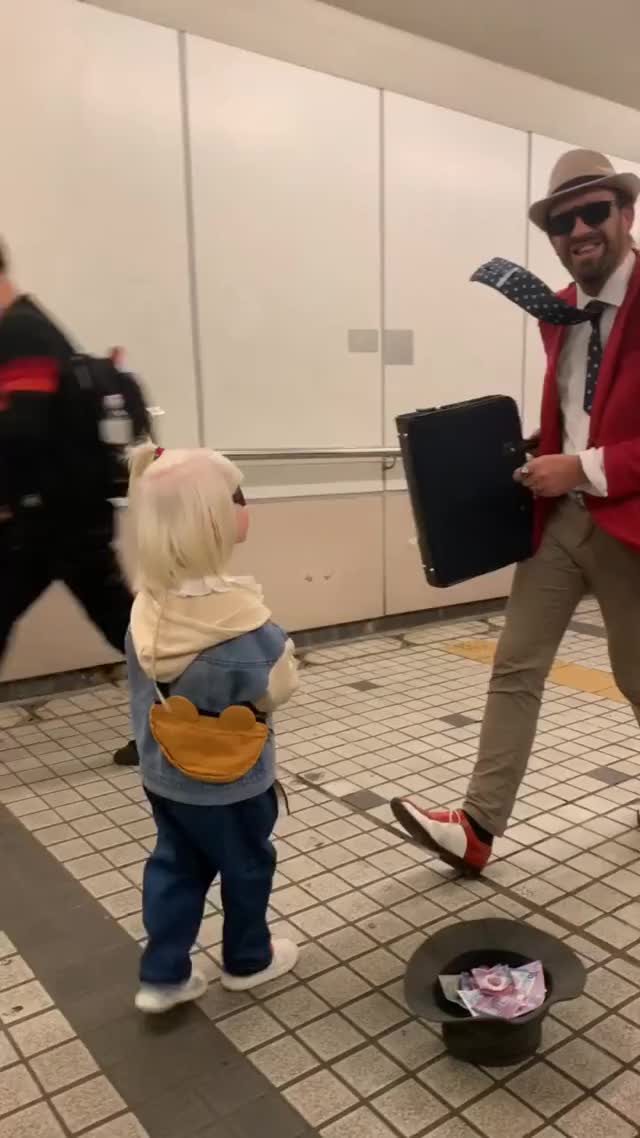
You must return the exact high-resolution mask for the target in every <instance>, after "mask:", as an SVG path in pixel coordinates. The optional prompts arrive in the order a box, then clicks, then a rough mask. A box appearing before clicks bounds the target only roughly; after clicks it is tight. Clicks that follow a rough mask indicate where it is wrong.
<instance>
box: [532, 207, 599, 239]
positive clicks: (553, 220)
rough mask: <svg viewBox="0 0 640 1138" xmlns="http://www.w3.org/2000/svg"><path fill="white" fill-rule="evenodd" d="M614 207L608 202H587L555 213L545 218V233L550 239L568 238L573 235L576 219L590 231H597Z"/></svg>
mask: <svg viewBox="0 0 640 1138" xmlns="http://www.w3.org/2000/svg"><path fill="white" fill-rule="evenodd" d="M614 205H615V202H613V201H609V200H607V201H601V202H587V203H586V204H585V205H576V206H574V207H573V209H567V210H565V211H564V213H556V214H554V215H553V216H552V217H549V218H547V233H548V234H549V236H550V237H568V235H569V234H570V233H573V227H574V225H575V223H576V221H577V220H578V218H580V221H582V222H584V224H585V225H588V226H589V228H590V229H597V227H598V226H599V225H602V224H603V222H605V221H606V220H607V218H609V217H610V216H611V209H612V207H613V206H614Z"/></svg>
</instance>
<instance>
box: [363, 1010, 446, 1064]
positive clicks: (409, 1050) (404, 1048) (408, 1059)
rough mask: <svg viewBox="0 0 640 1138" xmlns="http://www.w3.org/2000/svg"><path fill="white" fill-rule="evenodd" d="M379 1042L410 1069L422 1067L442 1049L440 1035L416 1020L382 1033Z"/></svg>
mask: <svg viewBox="0 0 640 1138" xmlns="http://www.w3.org/2000/svg"><path fill="white" fill-rule="evenodd" d="M379 1042H380V1046H381V1047H383V1048H384V1049H385V1051H387V1052H389V1054H390V1055H392V1056H393V1058H394V1059H396V1060H397V1061H398V1062H399V1063H402V1064H403V1066H405V1067H406V1068H407V1069H408V1070H410V1071H415V1070H417V1069H418V1068H419V1067H423V1066H424V1065H425V1063H428V1062H429V1060H430V1059H433V1058H435V1056H436V1055H440V1054H441V1053H442V1051H443V1050H444V1044H443V1043H442V1039H441V1037H440V1036H439V1035H437V1034H436V1033H435V1032H433V1031H430V1030H429V1029H428V1028H427V1027H424V1025H423V1024H421V1023H418V1022H417V1021H416V1020H413V1021H412V1022H411V1023H408V1024H405V1026H404V1027H400V1028H397V1029H396V1030H395V1031H392V1032H390V1033H389V1034H388V1035H384V1036H383V1037H382V1038H381V1039H380V1041H379Z"/></svg>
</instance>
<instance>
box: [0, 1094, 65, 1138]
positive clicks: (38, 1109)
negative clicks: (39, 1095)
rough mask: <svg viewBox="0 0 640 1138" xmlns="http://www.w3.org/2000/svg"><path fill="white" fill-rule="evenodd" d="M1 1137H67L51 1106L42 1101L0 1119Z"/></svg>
mask: <svg viewBox="0 0 640 1138" xmlns="http://www.w3.org/2000/svg"><path fill="white" fill-rule="evenodd" d="M0 1138H65V1133H64V1131H63V1129H62V1126H61V1125H60V1122H59V1121H58V1119H57V1118H56V1117H55V1115H54V1113H53V1111H52V1110H51V1108H50V1107H49V1106H47V1104H46V1103H44V1102H41V1103H38V1104H37V1105H36V1106H29V1107H27V1108H26V1110H19V1111H18V1112H17V1114H11V1115H9V1117H8V1118H4V1119H0Z"/></svg>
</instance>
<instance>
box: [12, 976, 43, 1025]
mask: <svg viewBox="0 0 640 1138" xmlns="http://www.w3.org/2000/svg"><path fill="white" fill-rule="evenodd" d="M52 1002H53V1001H52V999H51V997H50V996H49V994H48V993H47V992H45V990H44V988H43V987H42V984H40V983H38V981H37V980H30V981H29V983H27V984H20V985H19V987H17V988H11V989H10V990H9V991H8V992H2V993H1V994H0V1021H2V1022H3V1023H5V1024H12V1023H16V1022H17V1021H18V1020H21V1019H25V1018H26V1017H27V1016H30V1015H33V1014H34V1013H35V1012H40V1011H44V1009H45V1008H49V1007H51V1004H52Z"/></svg>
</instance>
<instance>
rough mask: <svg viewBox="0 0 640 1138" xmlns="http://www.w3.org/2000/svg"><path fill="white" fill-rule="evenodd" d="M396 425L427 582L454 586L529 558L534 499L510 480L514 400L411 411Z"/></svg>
mask: <svg viewBox="0 0 640 1138" xmlns="http://www.w3.org/2000/svg"><path fill="white" fill-rule="evenodd" d="M396 424H397V427H398V434H399V437H400V447H401V450H402V459H403V462H404V468H405V473H406V477H407V483H408V486H409V495H410V498H411V506H412V509H413V514H414V519H415V524H416V530H417V533H418V543H419V546H420V553H421V557H422V564H423V566H424V570H425V573H426V577H427V581H428V583H429V584H430V585H436V586H439V587H441V588H444V587H446V586H448V585H455V584H458V583H459V582H460V581H468V580H469V579H470V578H472V577H480V576H481V575H482V574H483V573H491V572H493V571H494V570H496V569H501V568H503V566H505V565H512V564H513V563H514V562H516V561H524V560H525V559H526V558H528V557H530V556H531V554H532V535H533V498H532V495H531V493H530V492H529V491H528V490H526V489H525V488H524V487H523V486H521V485H519V484H518V483H517V482H514V480H513V474H514V471H515V470H516V469H517V468H518V466H521V465H522V464H523V463H524V462H525V459H526V446H525V442H524V440H523V437H522V427H521V423H520V415H519V412H518V407H517V404H516V403H515V401H514V400H513V399H511V398H509V397H508V396H506V395H492V396H488V397H487V398H485V399H472V400H470V401H468V402H465V403H454V404H451V405H450V406H448V407H438V408H434V409H432V410H429V411H414V412H412V413H411V414H407V415H400V416H399V417H398V418H397V419H396Z"/></svg>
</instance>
